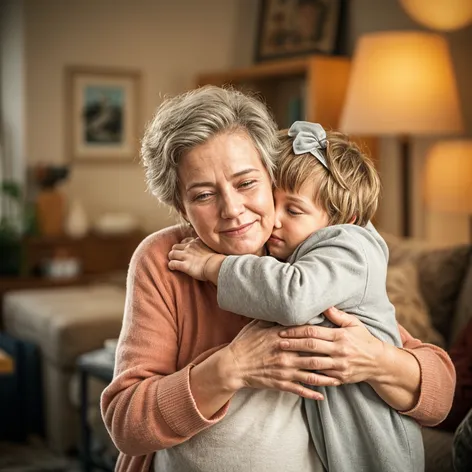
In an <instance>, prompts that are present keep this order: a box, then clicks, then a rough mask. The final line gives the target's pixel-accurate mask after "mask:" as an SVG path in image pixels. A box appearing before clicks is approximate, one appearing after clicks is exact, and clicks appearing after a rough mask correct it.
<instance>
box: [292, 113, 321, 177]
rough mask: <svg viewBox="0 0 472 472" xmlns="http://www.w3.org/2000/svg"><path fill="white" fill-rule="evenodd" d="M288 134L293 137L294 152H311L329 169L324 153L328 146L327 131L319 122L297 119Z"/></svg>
mask: <svg viewBox="0 0 472 472" xmlns="http://www.w3.org/2000/svg"><path fill="white" fill-rule="evenodd" d="M288 135H289V136H290V137H291V138H294V139H293V152H294V153H295V154H296V155H300V154H306V153H308V152H309V153H310V154H312V155H313V156H314V157H316V159H318V161H320V162H321V164H322V165H323V166H324V167H325V168H326V169H328V170H329V168H328V164H327V162H326V157H325V155H324V150H325V149H326V148H327V147H328V140H327V138H326V131H325V130H324V128H323V127H322V126H321V125H320V124H319V123H311V122H309V121H295V122H294V123H293V125H292V126H290V129H289V130H288Z"/></svg>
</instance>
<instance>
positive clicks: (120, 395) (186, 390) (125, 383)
mask: <svg viewBox="0 0 472 472" xmlns="http://www.w3.org/2000/svg"><path fill="white" fill-rule="evenodd" d="M152 250H156V247H153V248H152ZM157 250H159V248H157ZM150 251H151V250H150V249H149V247H147V248H146V242H144V243H142V245H141V246H140V247H139V248H138V249H137V251H136V253H135V254H134V256H133V258H132V260H131V263H130V268H129V272H128V280H127V294H126V305H125V312H124V320H123V326H122V330H121V333H120V338H119V342H118V346H117V352H116V365H115V375H114V379H113V381H112V382H111V384H110V385H109V386H108V387H107V388H106V389H105V390H104V392H103V394H102V398H101V408H102V415H103V418H104V422H105V425H106V427H107V429H108V432H109V434H110V436H111V437H112V439H113V441H114V443H115V445H116V446H117V448H118V449H119V450H120V451H121V452H123V453H125V454H127V455H130V456H138V455H144V454H149V453H152V452H155V451H157V450H160V449H164V448H168V447H171V446H175V445H176V444H179V443H182V442H184V441H186V440H187V439H189V438H190V437H192V436H194V435H195V434H197V433H198V432H200V431H202V430H203V429H205V428H207V427H209V426H211V425H212V424H214V423H216V422H217V421H219V420H220V419H221V418H222V417H223V416H224V415H225V413H226V410H227V407H228V405H226V406H225V407H223V408H222V409H221V410H220V411H219V412H217V413H216V414H215V415H214V416H213V417H212V418H211V419H206V418H205V417H204V416H202V415H201V413H200V412H199V410H198V408H197V405H196V403H195V400H194V398H193V396H192V392H191V390H190V382H189V372H190V370H191V368H192V367H193V365H194V364H189V365H187V366H186V367H184V368H183V369H181V370H177V354H178V349H179V342H178V332H177V325H176V319H175V317H174V306H173V301H172V300H171V297H170V296H169V292H168V290H167V289H166V285H165V277H163V276H162V274H159V268H158V267H157V264H156V262H155V259H154V258H151V257H149V255H148V253H150ZM161 271H162V269H161ZM196 362H198V361H196Z"/></svg>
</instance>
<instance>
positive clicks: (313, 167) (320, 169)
mask: <svg viewBox="0 0 472 472" xmlns="http://www.w3.org/2000/svg"><path fill="white" fill-rule="evenodd" d="M326 135H327V139H328V147H327V149H326V162H327V164H328V168H329V170H327V169H326V168H325V167H324V166H323V165H322V164H321V163H320V162H319V161H318V160H317V159H316V158H315V157H314V156H313V155H311V154H310V153H307V154H300V155H295V154H294V152H293V138H291V137H290V136H288V132H287V130H283V131H280V132H279V139H280V151H279V156H278V163H277V170H276V176H275V185H276V186H277V187H279V188H282V189H284V190H286V191H289V192H298V191H299V190H300V188H301V187H302V185H303V184H304V183H305V182H307V181H309V180H315V182H316V190H315V194H314V195H313V198H314V201H316V202H317V203H318V204H319V205H320V206H321V207H322V208H323V210H325V211H326V213H327V215H328V219H329V224H330V225H336V224H347V223H350V222H352V221H353V220H354V224H356V225H359V226H365V225H366V224H367V223H368V222H369V220H370V219H371V218H372V217H373V216H374V214H375V212H376V210H377V205H378V201H379V196H380V178H379V175H378V173H377V170H376V169H375V166H374V164H373V162H372V161H371V159H370V158H369V157H368V156H367V154H366V153H365V152H363V151H362V150H361V149H360V148H359V146H358V145H357V144H356V143H354V142H353V141H351V140H350V139H349V137H348V136H346V135H345V134H343V133H339V132H336V131H327V132H326Z"/></svg>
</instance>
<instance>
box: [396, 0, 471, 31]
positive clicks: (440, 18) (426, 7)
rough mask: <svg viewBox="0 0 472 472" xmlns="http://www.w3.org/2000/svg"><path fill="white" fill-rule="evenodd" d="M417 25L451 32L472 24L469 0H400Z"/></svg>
mask: <svg viewBox="0 0 472 472" xmlns="http://www.w3.org/2000/svg"><path fill="white" fill-rule="evenodd" d="M400 3H401V4H402V6H403V8H404V9H405V10H406V12H407V13H408V14H409V15H410V16H411V18H413V19H414V20H415V21H417V22H418V23H420V24H422V25H423V26H427V27H428V28H432V29H436V30H440V31H453V30H457V29H460V28H463V27H464V26H467V25H468V24H469V23H471V22H472V1H471V0H400Z"/></svg>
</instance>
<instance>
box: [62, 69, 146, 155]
mask: <svg viewBox="0 0 472 472" xmlns="http://www.w3.org/2000/svg"><path fill="white" fill-rule="evenodd" d="M66 77H67V102H66V107H67V109H66V116H67V131H68V136H67V141H68V143H67V144H68V152H69V154H70V157H71V159H73V160H74V161H76V162H79V161H80V162H89V163H92V162H102V163H103V162H116V161H119V162H127V161H128V162H132V160H133V159H134V158H135V157H136V156H137V150H138V146H139V126H140V124H139V119H140V116H139V104H138V88H139V83H140V74H139V72H137V71H134V70H121V69H108V68H100V67H93V68H92V67H70V68H68V69H67V73H66Z"/></svg>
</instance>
